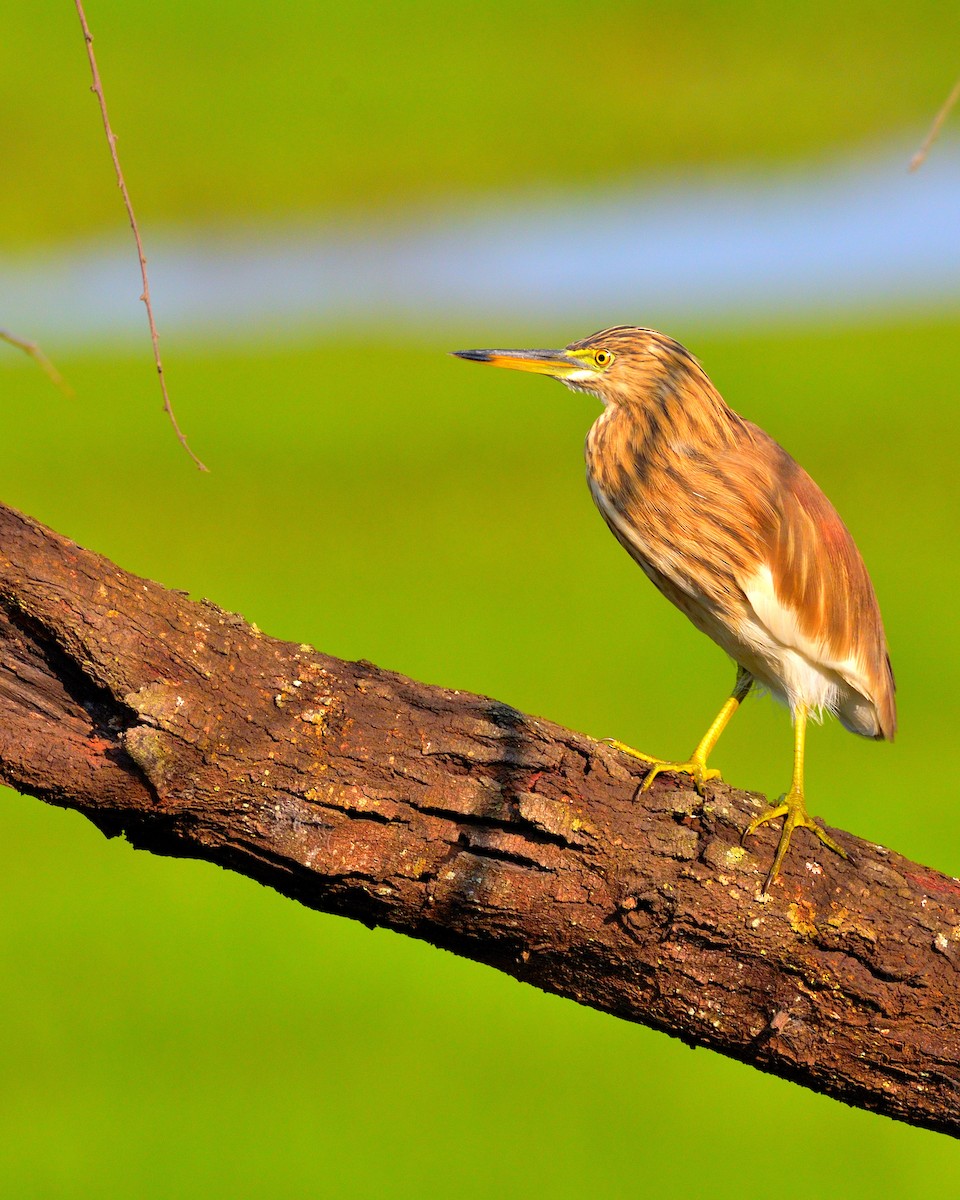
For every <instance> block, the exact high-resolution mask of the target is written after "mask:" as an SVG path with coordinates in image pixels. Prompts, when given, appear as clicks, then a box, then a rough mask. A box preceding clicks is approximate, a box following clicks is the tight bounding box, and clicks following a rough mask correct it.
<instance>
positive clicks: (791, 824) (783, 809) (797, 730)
mask: <svg viewBox="0 0 960 1200" xmlns="http://www.w3.org/2000/svg"><path fill="white" fill-rule="evenodd" d="M806 740H807V709H806V706H805V705H803V704H799V705H797V709H796V711H795V713H794V717H793V781H792V782H791V784H790V791H789V792H787V794H786V795H785V796H781V797H780V803H779V804H777V805H776V806H775V807H773V808H770V809H769V810H768V811H767V812H765V813H761V814H760V816H759V817H754V818H753V820H752V821H751V822H750V824H749V825H748V826H747V828H746V831H745V833H744V835H743V836H744V838H748V837H749V836H750V834H751V833H756V831H757V830H758V829H759V828H760V826H761V825H766V824H767V822H768V821H775V820H776V819H777V818H778V817H783V818H784V821H783V829H782V830H781V831H780V841H779V842H778V843H777V852H776V854H775V855H774V858H773V866H772V867H771V868H770V872H769V874H768V875H767V878H766V879H765V880H764V884H763V894H764V895H766V893H767V892H768V891H769V890H770V885H771V884H772V883H773V881H774V880H775V879H776V877H777V876H778V875H779V874H780V868H781V866H782V865H783V860H784V858H785V856H786V853H787V848H788V846H789V845H790V838H791V837H792V836H793V831H794V830H795V829H796V828H797V826H800V827H802V828H803V829H809V830H811V831H812V832H813V833H815V834H816V835H817V837H818V838H819V839H820V841H821V842H823V844H824V845H825V846H829V848H830V849H831V850H835V851H836V852H837V854H839V855H840V857H841V858H846V857H847V854H846V851H845V850H844V849H843V848H842V847H841V846H838V845H837V843H836V842H835V841H834V840H833V838H832V837H830V835H829V834H828V833H826V832H824V830H823V829H821V828H820V826H819V825H818V824H817V823H816V821H814V820H813V818H812V817H811V816H810V815H809V814H808V813H807V806H806V803H805V802H804V798H803V755H804V749H805V747H806Z"/></svg>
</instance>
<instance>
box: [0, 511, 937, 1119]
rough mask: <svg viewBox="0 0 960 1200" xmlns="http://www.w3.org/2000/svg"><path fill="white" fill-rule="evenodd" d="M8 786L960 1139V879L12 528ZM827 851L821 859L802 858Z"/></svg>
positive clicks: (6, 625)
mask: <svg viewBox="0 0 960 1200" xmlns="http://www.w3.org/2000/svg"><path fill="white" fill-rule="evenodd" d="M0 547H2V550H0V776H2V779H3V781H4V782H6V783H9V784H10V785H11V786H13V787H15V788H17V789H19V790H20V791H24V792H30V793H32V794H34V795H36V796H39V797H41V798H42V799H44V800H48V801H50V802H51V803H53V804H58V805H62V806H65V807H69V808H75V809H78V810H79V811H81V812H83V813H84V814H85V815H86V816H88V817H89V818H90V819H91V820H92V821H93V822H94V823H95V824H96V825H97V826H98V827H99V828H100V829H102V830H103V831H104V832H105V833H107V834H116V833H119V832H121V831H123V832H124V833H125V834H126V836H127V837H128V838H129V839H130V841H131V842H132V843H133V844H134V845H136V846H139V847H142V848H144V849H149V850H152V851H154V852H156V853H161V854H177V855H183V856H191V857H196V858H203V859H208V860H210V861H212V862H217V863H220V864H222V865H224V866H228V867H231V868H233V869H234V870H237V871H240V872H242V873H244V874H246V875H249V876H250V877H252V878H254V879H257V880H260V881H261V882H263V883H266V884H269V885H270V886H271V887H274V888H277V889H278V890H279V891H281V892H283V893H284V894H286V895H288V896H292V897H294V898H296V899H297V900H300V901H301V902H302V903H304V904H307V905H310V906H311V907H313V908H317V909H322V910H324V911H328V912H336V913H341V914H343V915H345V916H350V917H354V918H356V919H358V920H361V921H364V922H366V923H368V924H370V925H385V926H389V927H390V928H392V929H395V930H398V931H400V932H403V933H407V934H410V935H412V936H414V937H419V938H423V939H425V940H427V941H429V942H432V943H434V944H435V945H438V946H444V947H447V948H448V949H452V950H455V951H456V952H457V953H460V954H463V955H465V956H467V957H469V958H473V959H477V960H479V961H481V962H485V963H489V964H490V965H491V966H494V967H497V968H498V969H499V970H502V971H506V972H508V973H509V974H511V975H514V976H516V977H517V978H518V979H522V980H525V981H527V982H530V983H533V984H536V985H537V986H538V987H541V988H544V989H546V990H548V991H551V992H556V993H559V994H560V995H564V996H569V997H571V998H572V999H574V1000H577V1001H579V1002H580V1003H583V1004H589V1005H592V1006H594V1007H596V1008H600V1009H604V1010H606V1011H608V1012H611V1013H614V1014H616V1015H617V1016H620V1017H624V1018H627V1019H629V1020H634V1021H641V1022H643V1023H645V1024H647V1025H652V1026H654V1027H656V1028H659V1029H663V1030H666V1031H668V1032H670V1033H673V1034H674V1035H676V1036H678V1037H681V1038H683V1039H684V1040H687V1041H689V1042H691V1043H696V1044H699V1045H706V1046H711V1047H712V1048H714V1049H716V1050H719V1051H721V1052H723V1053H724V1054H728V1055H730V1056H732V1057H734V1058H738V1059H742V1060H743V1061H745V1062H750V1063H752V1064H753V1065H755V1066H757V1067H759V1068H760V1069H762V1070H765V1071H770V1072H772V1073H774V1074H777V1075H781V1076H784V1077H786V1078H788V1079H793V1080H796V1081H797V1082H799V1083H803V1084H805V1085H806V1086H808V1087H811V1088H814V1089H816V1090H818V1091H821V1092H825V1093H827V1094H829V1095H831V1096H835V1097H837V1098H839V1099H842V1100H845V1101H847V1102H848V1103H850V1104H855V1105H857V1106H859V1107H862V1108H866V1109H872V1110H876V1111H878V1112H882V1113H886V1114H888V1115H889V1116H893V1117H897V1118H899V1119H901V1120H904V1121H909V1122H912V1123H914V1124H917V1125H923V1126H927V1127H928V1128H932V1129H940V1130H944V1131H946V1132H949V1133H952V1134H954V1135H956V1134H957V1133H958V1130H960V996H958V989H957V979H958V976H957V969H958V938H960V884H958V883H957V881H956V880H953V879H948V878H946V877H944V876H943V875H940V874H938V873H937V872H936V871H932V870H929V869H927V868H924V867H919V866H916V865H915V864H912V863H910V862H907V861H906V860H905V859H903V858H901V857H899V856H898V855H896V854H893V853H890V852H888V851H886V850H884V849H882V848H880V847H877V846H873V845H869V844H866V843H864V842H860V841H858V840H857V839H856V838H853V837H851V836H849V835H840V837H841V838H842V841H843V844H844V846H845V847H846V848H847V849H848V850H849V852H850V860H849V861H846V862H844V861H842V860H841V859H839V858H838V857H837V856H835V855H828V856H827V855H821V853H820V847H819V846H817V845H815V844H813V842H812V839H811V841H810V842H809V843H808V844H805V843H804V842H803V838H804V836H805V835H804V834H803V833H802V832H801V833H799V834H798V836H797V839H796V843H795V845H794V847H793V848H792V849H791V853H790V856H789V859H788V863H787V869H786V872H785V875H784V877H783V879H782V880H781V881H780V882H779V883H778V884H777V885H776V886H775V887H774V888H773V890H772V895H771V897H770V898H769V899H768V900H766V901H765V902H764V901H760V900H759V899H758V893H759V889H760V886H761V884H762V881H763V878H764V873H765V871H766V870H767V868H768V866H769V864H770V859H771V855H772V854H773V847H774V842H775V839H776V833H775V831H773V830H770V829H766V830H763V831H762V832H761V833H760V834H759V835H758V836H757V838H756V839H755V843H754V844H752V845H751V846H750V847H749V848H748V849H747V850H744V849H742V848H741V846H740V840H739V839H740V833H741V831H742V830H743V829H744V827H745V826H746V824H747V822H748V821H749V819H750V817H751V816H752V815H754V814H755V813H756V811H757V806H758V805H759V804H760V803H762V798H761V797H758V796H755V795H750V794H748V793H744V792H738V791H735V790H733V789H731V788H728V787H725V786H723V785H719V784H718V785H710V786H709V790H708V797H707V799H706V800H701V799H700V798H699V797H698V796H697V795H696V794H695V793H693V792H692V791H690V790H689V789H688V788H687V787H684V786H682V784H680V783H679V782H677V781H675V780H673V779H672V778H670V777H667V778H663V779H661V780H658V781H657V783H656V784H655V785H654V787H653V788H652V789H651V791H650V792H649V793H647V794H645V795H643V796H637V795H636V791H637V784H638V782H639V781H640V779H641V778H642V771H643V768H642V765H641V764H639V763H634V762H633V761H632V760H626V759H624V758H622V757H621V756H620V755H619V754H617V753H615V752H614V751H612V750H611V749H609V748H608V747H606V746H603V745H601V744H598V743H596V742H594V741H592V740H591V739H589V738H586V737H584V736H582V735H580V734H576V733H571V732H569V731H568V730H565V729H561V728H559V727H557V726H555V725H551V724H550V723H548V722H546V721H540V720H537V719H534V718H532V717H527V716H524V715H523V714H522V713H519V712H516V711H515V710H514V709H512V708H509V707H508V706H507V705H505V704H500V703H498V702H496V701H494V700H487V699H484V698H483V697H480V696H472V695H468V694H465V693H460V692H450V691H445V690H443V689H441V688H435V687H427V686H425V685H423V684H419V683H415V682H413V681H411V680H409V679H404V678H402V677H401V676H398V675H393V674H389V673H387V672H384V671H380V670H378V669H377V668H376V667H374V666H372V665H371V664H370V663H364V662H360V663H346V662H340V661H338V660H336V659H332V658H328V657H326V656H324V655H322V654H318V653H317V652H316V651H314V650H313V649H311V648H310V647H309V646H295V645H291V644H288V643H285V642H279V641H275V640H274V639H272V638H268V637H265V636H264V635H262V634H261V633H260V632H259V631H258V630H257V629H256V628H254V627H252V626H250V625H247V624H246V623H245V622H244V621H243V620H242V619H241V618H240V617H237V616H234V615H232V614H230V613H225V612H222V611H220V610H219V609H218V608H216V607H214V606H213V605H210V604H206V603H204V604H197V603H194V602H192V601H190V600H188V599H186V598H184V597H183V596H182V595H181V594H179V593H176V592H171V591H167V590H165V589H164V588H161V587H159V586H158V585H157V584H154V583H149V582H147V581H145V580H142V579H138V578H136V577H134V576H132V575H128V574H127V573H126V572H124V571H122V570H120V568H118V567H116V566H114V565H113V564H112V563H110V562H108V561H107V560H106V559H103V558H100V557H98V556H97V555H95V554H91V553H89V552H87V551H85V550H81V549H80V548H79V547H77V546H75V545H74V544H73V543H71V542H69V541H67V540H66V539H64V538H62V537H60V536H59V535H57V534H55V533H53V532H51V531H49V530H47V529H44V528H43V527H42V526H40V525H38V524H37V523H35V522H33V521H31V520H30V519H28V518H26V517H23V516H20V515H19V514H17V513H15V512H12V511H11V510H9V509H0ZM804 850H807V851H808V852H812V853H813V854H814V855H815V857H812V858H810V859H805V858H804V857H803V851H804Z"/></svg>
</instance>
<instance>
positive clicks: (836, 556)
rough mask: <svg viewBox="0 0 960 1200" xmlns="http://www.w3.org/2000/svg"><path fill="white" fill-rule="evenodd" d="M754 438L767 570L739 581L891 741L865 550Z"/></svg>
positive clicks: (765, 616)
mask: <svg viewBox="0 0 960 1200" xmlns="http://www.w3.org/2000/svg"><path fill="white" fill-rule="evenodd" d="M750 434H751V436H752V439H753V441H754V448H753V452H751V453H750V455H749V463H750V464H751V466H752V469H753V471H756V470H757V469H758V468H757V466H756V464H757V463H758V461H762V462H763V464H764V465H763V468H762V470H763V475H764V476H765V478H762V479H758V480H757V483H758V484H760V486H759V487H757V488H756V489H751V494H753V495H756V496H758V497H761V496H762V497H763V500H762V501H761V503H760V506H759V508H758V509H757V511H755V512H754V513H753V514H752V516H753V518H754V520H753V521H752V522H751V524H752V525H753V527H754V529H755V531H756V535H757V537H758V541H759V546H758V549H759V551H760V558H761V564H760V566H759V568H758V570H757V571H756V572H755V573H754V574H753V575H752V576H750V577H748V578H745V579H742V580H741V581H740V582H741V586H742V587H743V591H744V595H745V596H746V598H747V600H748V601H749V603H750V605H751V607H752V608H753V610H754V612H755V614H756V616H757V619H758V620H759V621H760V622H762V624H763V625H764V626H765V627H766V629H767V630H768V631H769V632H770V634H771V635H772V636H773V637H774V638H776V639H777V641H778V642H780V643H781V644H782V645H784V646H787V647H789V648H790V649H793V650H796V651H797V652H798V653H800V654H802V655H803V656H804V657H805V658H808V659H810V660H811V661H812V662H818V663H820V664H822V665H823V666H824V667H827V668H828V669H830V670H832V671H835V672H836V673H837V674H838V675H839V676H840V677H841V678H842V679H844V680H845V681H846V682H847V683H848V684H849V685H850V687H852V688H853V689H855V691H856V692H858V693H859V694H860V695H861V696H863V697H865V698H866V699H867V700H869V701H871V702H872V704H873V705H874V706H875V708H876V710H877V719H878V723H879V730H880V734H881V736H884V737H887V738H891V737H892V736H893V733H894V730H895V727H896V712H895V706H894V696H893V693H894V685H893V675H892V672H891V670H890V661H889V657H888V655H887V646H886V639H885V636H884V632H883V622H882V619H881V617H880V609H879V606H878V604H877V600H876V596H875V594H874V590H873V585H872V584H871V582H870V577H869V575H868V574H867V569H866V567H865V566H864V563H863V559H862V558H861V556H860V552H859V551H858V550H857V547H856V544H855V543H854V540H853V538H852V537H851V535H850V533H849V531H848V530H847V528H846V526H845V525H844V523H843V521H842V520H841V519H840V517H839V515H838V514H837V511H836V510H835V509H834V507H833V505H832V504H831V503H830V501H829V500H828V499H827V498H826V496H825V495H824V494H823V492H822V491H821V490H820V488H819V487H817V485H816V484H815V483H814V481H813V480H812V479H811V478H810V476H809V475H808V474H807V473H806V471H804V470H803V468H802V467H800V466H799V464H798V463H796V462H795V461H794V460H793V459H792V458H791V457H790V455H789V454H787V453H786V451H785V450H783V449H782V448H781V447H780V446H778V445H777V443H776V442H774V441H773V439H772V438H769V437H768V436H767V434H765V433H763V432H762V431H761V430H760V429H758V428H757V427H756V426H751V427H750ZM759 442H763V443H765V445H764V447H763V448H764V450H765V451H766V453H764V454H763V455H762V456H760V458H759V459H758V456H757V455H756V453H755V450H756V447H757V443H759ZM737 453H738V452H737V451H731V454H733V455H736V454H737ZM745 457H746V456H745ZM731 465H732V464H731ZM744 466H746V462H745V463H744Z"/></svg>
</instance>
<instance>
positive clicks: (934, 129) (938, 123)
mask: <svg viewBox="0 0 960 1200" xmlns="http://www.w3.org/2000/svg"><path fill="white" fill-rule="evenodd" d="M958 100H960V79H958V80H957V82H956V83H955V84H954V85H953V91H952V92H951V93H950V95H949V96H948V97H947V99H946V101H945V102H944V105H943V108H941V109H940V111H939V112H938V113H937V115H936V116H935V117H934V119H933V124H932V125H931V126H930V132H929V133H928V134H927V136H926V137H925V138H924V141H923V145H922V146H921V147H920V149H919V150H918V151H917V152H916V154H915V155H914V156H913V158H911V159H910V166H909V168H908V170H911V171H915V170H916V169H917V167H920V166H922V165H923V162H924V160H925V159H926V157H927V155H928V154H929V152H930V147H931V146H932V145H933V143H934V142H935V141H936V140H937V138H938V136H939V135H940V130H941V129H942V128H943V123H944V121H945V120H946V119H947V117H948V116H949V115H950V110H951V109H952V108H953V106H954V105H955V104H956V102H957V101H958Z"/></svg>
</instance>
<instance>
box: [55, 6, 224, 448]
mask: <svg viewBox="0 0 960 1200" xmlns="http://www.w3.org/2000/svg"><path fill="white" fill-rule="evenodd" d="M74 3H75V4H76V8H77V15H78V16H79V18H80V27H81V28H82V30H83V39H84V41H85V42H86V44H87V57H88V58H89V60H90V72H91V74H92V75H93V86H92V87H91V89H90V90H91V91H92V92H93V93H94V94H95V95H96V97H97V100H98V101H99V103H100V115H101V117H102V118H103V128H104V132H105V133H106V135H107V145H108V146H109V147H110V157H111V158H112V159H113V169H114V170H115V171H116V173H117V186H118V187H119V188H120V194H121V195H122V196H123V203H124V205H125V206H126V209H127V216H128V217H129V218H130V228H131V229H132V230H133V236H134V238H135V239H136V242H137V254H138V255H139V256H140V274H141V275H142V277H143V294H142V295H141V297H140V299H141V300H142V301H143V303H144V304H145V305H146V309H147V320H148V321H149V322H150V338H151V340H152V341H153V360H154V362H155V363H156V364H157V375H158V376H159V379H160V391H161V393H162V395H163V410H164V412H165V413H166V414H167V416H168V417H169V418H170V424H171V425H172V426H173V429H174V432H175V433H176V435H177V437H178V439H179V441H180V445H181V446H183V448H184V450H186V452H187V453H188V454H189V455H190V457H191V458H192V459H193V461H194V463H196V465H197V467H198V468H199V469H200V470H201V471H206V469H207V468H206V467H205V466H204V464H203V463H202V462H201V461H200V459H199V458H197V456H196V455H195V454H194V452H193V451H192V450H191V449H190V445H189V443H188V442H187V439H186V437H185V436H184V434H183V432H182V431H181V429H180V426H179V425H178V424H177V418H176V417H175V416H174V413H173V405H172V404H171V403H170V397H169V395H168V394H167V382H166V380H165V379H164V375H163V364H162V363H161V361H160V335H159V334H158V333H157V325H156V322H155V321H154V319H153V306H152V304H151V303H150V284H149V282H148V280H147V258H146V255H145V254H144V252H143V242H142V240H141V238H140V230H139V228H138V226H137V219H136V217H135V216H134V215H133V205H132V203H131V202H130V193H129V192H128V191H127V185H126V182H125V180H124V178H123V171H122V170H121V168H120V159H119V157H118V155H117V136H116V134H115V133H114V132H113V130H112V129H111V128H110V118H109V117H108V116H107V102H106V100H105V99H104V95H103V84H102V83H101V82H100V72H99V71H98V70H97V60H96V56H95V55H94V53H93V34H92V33H91V32H90V27H89V26H88V25H87V18H86V14H85V13H84V11H83V4H82V3H81V0H74Z"/></svg>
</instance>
